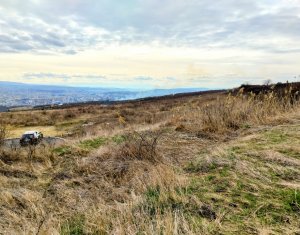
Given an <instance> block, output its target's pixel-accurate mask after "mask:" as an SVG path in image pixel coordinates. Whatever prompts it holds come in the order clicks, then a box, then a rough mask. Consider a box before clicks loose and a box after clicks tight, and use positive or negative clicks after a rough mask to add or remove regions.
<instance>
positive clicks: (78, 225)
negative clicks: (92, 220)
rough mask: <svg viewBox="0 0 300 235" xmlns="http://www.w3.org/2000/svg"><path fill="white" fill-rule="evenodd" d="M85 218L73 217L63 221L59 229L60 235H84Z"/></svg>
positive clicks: (80, 216)
mask: <svg viewBox="0 0 300 235" xmlns="http://www.w3.org/2000/svg"><path fill="white" fill-rule="evenodd" d="M84 223H85V218H84V216H83V215H77V216H74V217H72V218H70V219H68V220H67V221H65V222H64V223H63V224H62V226H61V229H60V234H61V235H84V234H85V233H84Z"/></svg>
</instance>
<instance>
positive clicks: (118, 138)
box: [111, 135, 127, 144]
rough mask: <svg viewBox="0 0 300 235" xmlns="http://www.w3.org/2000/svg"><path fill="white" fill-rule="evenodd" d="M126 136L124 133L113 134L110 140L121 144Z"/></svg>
mask: <svg viewBox="0 0 300 235" xmlns="http://www.w3.org/2000/svg"><path fill="white" fill-rule="evenodd" d="M126 139H127V138H126V136H124V135H115V136H113V137H112V138H111V140H112V141H113V142H114V143H116V144H122V143H123V142H125V141H126Z"/></svg>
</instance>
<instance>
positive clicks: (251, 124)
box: [0, 94, 300, 234]
mask: <svg viewBox="0 0 300 235" xmlns="http://www.w3.org/2000/svg"><path fill="white" fill-rule="evenodd" d="M262 101H263V103H262ZM168 102H170V101H168ZM172 102H173V103H164V104H163V105H162V106H159V105H157V106H155V105H156V104H155V103H151V102H150V103H148V104H143V105H142V106H139V108H137V107H136V106H134V105H133V106H122V105H120V106H119V107H121V109H123V110H124V109H125V108H126V109H125V110H126V112H125V111H123V112H122V115H121V114H120V115H117V116H116V118H117V120H119V128H118V129H115V130H112V131H110V132H104V131H98V132H91V133H89V135H87V136H77V137H75V136H73V137H71V138H70V139H69V140H68V141H67V142H66V143H65V144H63V145H61V146H47V145H45V144H42V145H39V146H38V147H33V148H31V147H29V148H22V149H19V148H15V147H13V146H12V147H11V148H9V149H6V148H3V147H2V148H1V155H0V218H1V219H0V231H1V232H0V233H3V234H20V233H24V234H297V233H299V232H300V194H299V193H300V167H299V166H300V149H299V146H300V109H299V105H298V103H293V105H292V106H290V105H289V104H288V103H286V100H283V101H278V100H277V98H272V97H271V96H270V94H267V96H266V97H265V98H263V99H261V98H259V99H257V100H256V99H254V98H253V97H252V98H251V97H250V98H249V97H244V96H241V97H238V98H236V97H232V96H228V97H226V96H224V95H222V96H221V97H202V96H199V97H197V98H195V97H194V98H186V99H185V100H181V101H180V102H175V101H172ZM282 102H283V103H282ZM167 104H169V105H170V106H169V107H168V109H167V110H169V111H168V112H169V113H168V114H165V113H164V115H162V114H159V115H158V116H157V117H155V116H152V118H153V119H151V120H152V121H149V122H139V121H138V120H140V119H138V118H137V117H138V116H137V114H138V113H139V112H141V115H142V117H143V115H144V114H143V111H142V109H144V110H145V115H146V114H147V111H149V110H157V111H158V110H161V112H165V111H164V110H165V109H163V108H166V107H167ZM147 105H149V106H147ZM152 106H155V107H152ZM149 107H151V109H150V108H149ZM115 108H118V107H115ZM131 110H135V115H134V117H133V116H132V113H131ZM115 111H116V110H115V109H110V108H109V109H107V110H106V111H105V112H108V113H109V112H112V115H113V114H115ZM105 112H104V111H103V113H105ZM245 114H247V115H245ZM126 115H127V118H126ZM128 116H129V117H131V118H132V119H130V118H128ZM107 117H108V116H107ZM109 117H110V116H109ZM87 118H88V120H91V118H93V117H91V116H87ZM94 118H95V117H94ZM122 118H123V119H122ZM139 118H141V117H139ZM105 122H106V120H105ZM95 127H96V126H94V127H93V128H95ZM100 127H101V125H100V126H98V128H100ZM77 138H78V139H77Z"/></svg>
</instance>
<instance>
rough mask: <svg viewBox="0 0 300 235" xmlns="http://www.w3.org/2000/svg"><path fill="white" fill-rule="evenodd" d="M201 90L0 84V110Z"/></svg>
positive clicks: (201, 89)
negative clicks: (2, 107)
mask: <svg viewBox="0 0 300 235" xmlns="http://www.w3.org/2000/svg"><path fill="white" fill-rule="evenodd" d="M204 90H207V89H205V88H178V89H152V90H142V91H141V90H139V91H137V90H130V89H118V88H90V87H68V86H51V85H36V84H24V83H15V82H1V81H0V106H5V107H18V106H39V105H52V104H53V105H62V104H68V103H80V102H88V101H118V100H130V99H138V98H144V97H152V96H163V95H170V94H177V93H185V92H194V91H204Z"/></svg>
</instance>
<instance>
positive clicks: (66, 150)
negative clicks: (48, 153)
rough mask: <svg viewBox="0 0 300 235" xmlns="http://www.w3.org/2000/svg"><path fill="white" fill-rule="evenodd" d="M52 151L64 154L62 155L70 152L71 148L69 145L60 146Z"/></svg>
mask: <svg viewBox="0 0 300 235" xmlns="http://www.w3.org/2000/svg"><path fill="white" fill-rule="evenodd" d="M53 152H54V153H56V154H57V155H59V156H64V155H67V154H70V153H72V149H71V147H70V146H61V147H58V148H55V149H53Z"/></svg>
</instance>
